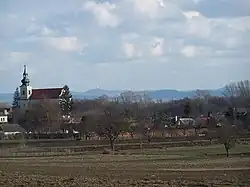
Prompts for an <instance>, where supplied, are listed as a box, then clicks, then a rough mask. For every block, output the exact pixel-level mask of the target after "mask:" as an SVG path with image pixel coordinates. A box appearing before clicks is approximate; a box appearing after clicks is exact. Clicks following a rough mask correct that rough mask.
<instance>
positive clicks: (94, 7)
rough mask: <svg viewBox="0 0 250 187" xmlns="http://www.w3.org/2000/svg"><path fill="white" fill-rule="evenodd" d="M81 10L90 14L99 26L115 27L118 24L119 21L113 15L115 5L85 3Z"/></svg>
mask: <svg viewBox="0 0 250 187" xmlns="http://www.w3.org/2000/svg"><path fill="white" fill-rule="evenodd" d="M83 9H84V10H87V11H90V12H92V13H93V15H94V16H95V19H96V20H97V22H98V23H99V25H100V26H103V27H106V26H109V27H117V26H118V25H119V23H120V19H119V18H118V17H117V16H116V15H115V13H114V10H115V9H116V5H115V4H111V3H109V2H104V3H96V2H94V1H86V2H85V3H84V5H83Z"/></svg>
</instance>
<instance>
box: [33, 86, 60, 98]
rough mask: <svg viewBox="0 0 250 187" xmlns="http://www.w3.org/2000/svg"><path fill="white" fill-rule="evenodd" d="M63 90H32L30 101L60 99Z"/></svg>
mask: <svg viewBox="0 0 250 187" xmlns="http://www.w3.org/2000/svg"><path fill="white" fill-rule="evenodd" d="M61 91H62V88H46V89H32V95H31V97H30V99H58V98H59V95H60V94H61Z"/></svg>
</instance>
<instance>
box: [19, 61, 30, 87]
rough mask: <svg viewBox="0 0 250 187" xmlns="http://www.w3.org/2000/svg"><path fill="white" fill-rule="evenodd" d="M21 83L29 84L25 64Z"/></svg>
mask: <svg viewBox="0 0 250 187" xmlns="http://www.w3.org/2000/svg"><path fill="white" fill-rule="evenodd" d="M21 83H22V85H24V86H29V84H30V80H29V78H28V73H27V69H26V65H24V70H23V79H22V80H21Z"/></svg>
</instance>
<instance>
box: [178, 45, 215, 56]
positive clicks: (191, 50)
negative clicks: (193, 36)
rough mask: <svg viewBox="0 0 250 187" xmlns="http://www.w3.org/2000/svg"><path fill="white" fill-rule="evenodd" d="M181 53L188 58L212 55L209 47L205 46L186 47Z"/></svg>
mask: <svg viewBox="0 0 250 187" xmlns="http://www.w3.org/2000/svg"><path fill="white" fill-rule="evenodd" d="M181 53H182V54H183V55H184V56H185V57H187V58H192V57H196V56H206V55H210V54H211V50H210V49H209V48H207V47H204V46H198V47H197V46H193V45H188V46H184V47H183V49H182V50H181Z"/></svg>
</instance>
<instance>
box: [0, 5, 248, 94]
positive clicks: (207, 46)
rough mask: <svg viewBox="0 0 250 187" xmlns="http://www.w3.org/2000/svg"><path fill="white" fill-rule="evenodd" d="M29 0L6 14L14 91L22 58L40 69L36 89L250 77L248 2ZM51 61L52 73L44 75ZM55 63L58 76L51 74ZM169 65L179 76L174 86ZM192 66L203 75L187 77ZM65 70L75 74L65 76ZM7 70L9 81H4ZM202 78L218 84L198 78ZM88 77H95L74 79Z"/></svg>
mask: <svg viewBox="0 0 250 187" xmlns="http://www.w3.org/2000/svg"><path fill="white" fill-rule="evenodd" d="M23 1H24V2H23ZM23 1H22V2H16V1H15V3H14V2H10V3H8V7H9V8H8V9H3V11H1V13H0V14H1V16H0V28H1V32H0V58H1V59H0V63H1V68H4V71H5V72H6V73H5V74H3V71H1V74H0V85H4V88H3V89H9V90H11V91H12V90H13V87H11V85H16V84H17V81H16V80H18V79H19V77H18V78H13V77H15V75H19V74H20V71H22V66H21V64H23V63H25V64H28V65H29V69H33V72H35V74H34V75H32V77H31V79H32V84H33V85H34V86H35V87H42V86H45V87H46V86H54V85H55V86H57V85H61V84H64V82H67V84H69V85H70V87H72V88H74V89H76V90H86V89H88V88H93V87H95V86H97V85H99V86H100V87H101V88H108V87H109V88H111V89H117V88H119V89H126V88H135V89H136V88H140V89H148V88H153V87H155V86H156V85H157V87H158V88H163V87H164V88H179V89H186V88H187V89H191V87H192V88H197V87H200V86H203V85H205V86H206V87H207V88H209V87H210V88H211V87H219V85H220V84H221V83H223V84H225V83H227V82H228V80H230V79H235V80H239V79H250V77H249V73H248V72H247V69H249V68H250V53H249V48H250V25H249V24H250V11H248V9H249V8H250V7H249V6H247V5H248V4H249V2H248V0H241V1H232V0H223V1H221V0H220V1H216V0H212V1H211V0H161V1H160V0H118V1H114V0H112V1H108V0H102V1H98V0H93V1H88V0H86V1H83V0H74V1H71V0H67V1H65V2H63V3H61V1H60V0H53V1H51V3H50V6H49V7H46V8H44V3H43V2H38V1H36V2H33V1H30V2H29V3H28V1H27V0H23ZM244 2H245V3H244ZM26 4H29V7H28V9H27V6H26ZM0 7H1V3H0ZM92 18H93V19H92ZM87 44H88V47H87V48H85V46H86V45H87ZM83 49H84V52H82V50H83ZM11 51H12V52H11ZM23 53H24V54H23ZM25 53H27V54H25ZM62 62H63V63H62ZM69 63H70V64H71V66H70V67H69V65H68V64H69ZM100 64H102V67H101V68H100ZM48 66H50V67H52V68H51V73H48V74H51V75H48V76H46V77H45V78H44V77H43V79H41V77H40V76H38V75H39V74H41V72H43V71H44V70H45V69H47V67H48ZM219 66H220V67H223V68H224V71H221V70H218V68H217V67H219ZM103 67H105V68H107V69H105V70H107V72H104V71H103V69H102V68H103ZM142 67H143V68H142ZM204 67H205V68H204ZM55 68H58V71H60V74H55V73H52V72H53V69H55ZM166 69H171V71H172V72H176V73H177V74H178V75H180V76H177V77H176V78H175V81H174V82H175V84H174V83H173V81H171V80H172V79H171V76H170V75H169V74H166V73H165V71H166ZM187 69H189V70H190V71H189V73H190V72H191V73H193V74H195V76H197V77H195V76H191V77H189V76H187V71H186V70H187ZM207 69H209V71H210V72H218V76H219V78H218V77H217V78H216V79H215V78H214V77H213V76H212V75H208V73H206V71H207ZM83 71H84V73H83ZM66 72H67V73H68V72H70V73H71V74H74V75H75V76H74V77H67V79H66V78H64V77H63V76H62V75H65V73H66ZM127 72H130V73H129V75H128V73H127ZM194 72H195V73H194ZM196 72H198V73H196ZM114 73H115V74H114ZM149 74H151V75H152V74H154V76H153V77H152V76H148V75H149ZM6 75H8V76H9V77H10V79H8V81H9V82H10V84H7V85H6V84H5V83H4V82H1V81H2V80H4V78H5V77H6ZM36 75H37V76H36ZM107 75H108V76H107ZM138 75H140V76H138ZM202 75H206V78H207V79H209V80H210V79H211V80H214V81H211V80H210V81H206V80H205V79H203V80H201V79H199V76H202ZM3 77H4V78H3ZM90 77H91V78H90ZM114 77H116V78H115V79H114ZM187 77H188V78H187ZM83 79H84V80H89V81H87V82H86V84H84V85H83V84H82V83H81V81H76V80H83ZM217 79H218V80H217ZM135 80H136V81H135ZM145 80H146V81H145ZM168 80H170V81H168ZM218 81H220V82H218Z"/></svg>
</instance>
